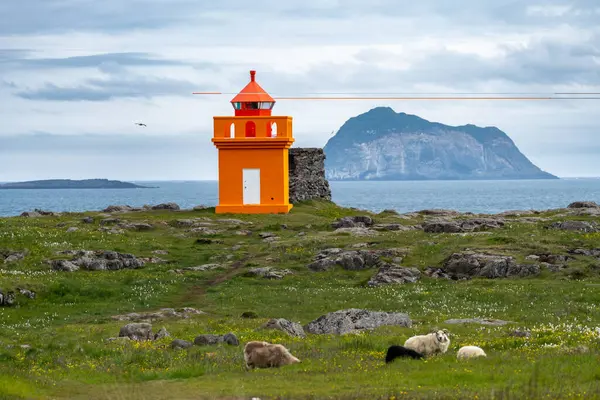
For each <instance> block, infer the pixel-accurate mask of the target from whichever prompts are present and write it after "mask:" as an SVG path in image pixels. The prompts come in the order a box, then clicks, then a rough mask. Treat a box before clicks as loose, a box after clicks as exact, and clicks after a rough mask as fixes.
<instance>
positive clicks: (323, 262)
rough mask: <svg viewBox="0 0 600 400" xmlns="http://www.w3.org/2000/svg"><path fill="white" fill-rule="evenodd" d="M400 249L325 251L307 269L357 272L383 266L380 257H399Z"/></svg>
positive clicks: (336, 249)
mask: <svg viewBox="0 0 600 400" xmlns="http://www.w3.org/2000/svg"><path fill="white" fill-rule="evenodd" d="M403 255H404V250H402V249H381V250H342V249H338V248H332V249H326V250H323V251H321V252H320V253H319V254H317V256H316V257H315V261H314V262H312V263H310V264H309V265H308V266H307V267H308V269H310V270H313V271H328V270H330V269H332V268H334V267H335V266H337V265H339V266H341V267H342V268H344V269H346V270H349V271H358V270H363V269H368V268H375V267H380V266H382V265H383V261H382V260H381V257H401V256H403Z"/></svg>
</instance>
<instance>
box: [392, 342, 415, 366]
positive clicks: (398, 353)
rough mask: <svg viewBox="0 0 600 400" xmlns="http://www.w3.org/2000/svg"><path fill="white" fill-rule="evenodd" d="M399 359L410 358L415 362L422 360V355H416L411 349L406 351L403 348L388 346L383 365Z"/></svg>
mask: <svg viewBox="0 0 600 400" xmlns="http://www.w3.org/2000/svg"><path fill="white" fill-rule="evenodd" d="M400 357H410V358H414V359H415V360H416V359H420V358H423V354H421V353H417V352H416V351H414V350H413V349H407V348H406V347H404V346H390V347H389V348H388V350H387V354H386V355H385V363H386V364H388V363H391V362H392V361H394V360H395V359H396V358H400Z"/></svg>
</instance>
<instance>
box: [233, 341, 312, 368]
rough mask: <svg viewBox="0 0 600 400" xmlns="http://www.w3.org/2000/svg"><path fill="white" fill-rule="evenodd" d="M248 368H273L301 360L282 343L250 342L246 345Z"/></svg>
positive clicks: (245, 359)
mask: <svg viewBox="0 0 600 400" xmlns="http://www.w3.org/2000/svg"><path fill="white" fill-rule="evenodd" d="M244 361H245V362H246V369H247V370H248V369H251V368H272V367H281V366H284V365H290V364H296V363H299V362H301V361H300V360H299V359H297V358H296V357H294V356H293V355H292V354H291V353H290V352H289V350H288V349H286V348H285V347H284V346H282V345H280V344H271V343H268V342H258V341H253V342H248V343H247V344H246V346H244Z"/></svg>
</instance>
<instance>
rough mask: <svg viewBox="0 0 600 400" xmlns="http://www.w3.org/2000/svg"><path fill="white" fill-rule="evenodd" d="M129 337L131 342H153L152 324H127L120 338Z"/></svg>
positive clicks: (120, 333)
mask: <svg viewBox="0 0 600 400" xmlns="http://www.w3.org/2000/svg"><path fill="white" fill-rule="evenodd" d="M124 336H125V337H128V338H129V339H131V340H139V341H141V340H152V339H153V338H154V335H152V324H148V323H143V322H142V323H132V324H127V325H125V326H124V327H122V328H121V330H120V331H119V337H124Z"/></svg>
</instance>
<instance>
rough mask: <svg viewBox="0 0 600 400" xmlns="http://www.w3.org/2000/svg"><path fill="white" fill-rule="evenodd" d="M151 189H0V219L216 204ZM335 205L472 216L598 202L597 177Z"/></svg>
mask: <svg viewBox="0 0 600 400" xmlns="http://www.w3.org/2000/svg"><path fill="white" fill-rule="evenodd" d="M135 183H138V184H140V185H144V186H157V187H158V188H156V189H81V190H79V189H56V190H54V189H43V190H34V189H27V190H21V189H14V190H0V216H13V215H19V214H20V213H22V212H24V211H31V210H33V209H35V208H39V209H43V210H49V211H90V210H101V209H103V208H105V207H107V206H109V205H111V204H128V205H130V206H143V205H144V204H158V203H165V202H175V203H177V204H179V206H181V207H182V208H191V207H193V206H196V205H199V204H204V205H208V206H214V205H216V204H217V202H218V183H217V182H215V181H191V182H189V181H186V182H174V181H170V182H135ZM330 186H331V190H332V200H333V201H334V202H336V203H337V204H340V205H343V206H348V207H358V208H361V209H366V210H371V211H375V212H379V211H382V210H384V209H395V210H397V211H398V212H409V211H416V210H422V209H426V208H445V209H453V210H458V211H463V212H466V211H471V212H475V213H499V212H502V211H507V210H524V209H537V210H542V209H549V208H559V207H566V206H567V205H568V204H569V203H571V202H573V201H578V200H589V201H596V202H598V203H600V179H561V180H517V181H394V182H381V181H379V182H373V181H367V182H330Z"/></svg>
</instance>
